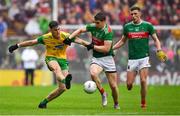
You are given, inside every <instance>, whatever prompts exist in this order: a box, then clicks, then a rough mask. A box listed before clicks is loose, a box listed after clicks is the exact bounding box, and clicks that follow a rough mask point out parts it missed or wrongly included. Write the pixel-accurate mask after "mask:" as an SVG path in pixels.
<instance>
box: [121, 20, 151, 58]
mask: <svg viewBox="0 0 180 116" xmlns="http://www.w3.org/2000/svg"><path fill="white" fill-rule="evenodd" d="M154 33H155V29H154V27H153V25H152V24H150V23H149V22H146V21H141V23H139V24H134V23H133V22H129V23H127V24H126V25H125V26H124V27H123V35H124V36H125V37H126V38H127V39H128V50H129V59H140V58H144V57H147V56H149V35H152V34H154Z"/></svg>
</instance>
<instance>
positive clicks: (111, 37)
mask: <svg viewBox="0 0 180 116" xmlns="http://www.w3.org/2000/svg"><path fill="white" fill-rule="evenodd" d="M112 39H113V32H111V33H108V34H106V36H105V38H104V40H110V41H112Z"/></svg>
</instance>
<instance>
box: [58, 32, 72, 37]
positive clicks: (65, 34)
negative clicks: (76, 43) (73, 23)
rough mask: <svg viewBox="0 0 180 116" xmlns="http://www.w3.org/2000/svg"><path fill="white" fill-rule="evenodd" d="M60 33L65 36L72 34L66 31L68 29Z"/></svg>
mask: <svg viewBox="0 0 180 116" xmlns="http://www.w3.org/2000/svg"><path fill="white" fill-rule="evenodd" d="M60 35H61V36H62V37H64V38H66V37H68V36H69V35H70V33H68V32H66V31H61V32H60Z"/></svg>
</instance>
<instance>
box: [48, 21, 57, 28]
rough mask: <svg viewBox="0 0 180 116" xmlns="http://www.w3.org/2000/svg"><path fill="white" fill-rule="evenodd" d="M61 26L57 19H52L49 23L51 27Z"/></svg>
mask: <svg viewBox="0 0 180 116" xmlns="http://www.w3.org/2000/svg"><path fill="white" fill-rule="evenodd" d="M58 26H59V23H58V22H57V21H51V22H50V23H49V28H51V29H52V28H57V27H58Z"/></svg>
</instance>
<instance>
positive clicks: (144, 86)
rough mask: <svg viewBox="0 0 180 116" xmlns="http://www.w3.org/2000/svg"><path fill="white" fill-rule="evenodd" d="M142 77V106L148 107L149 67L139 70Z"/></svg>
mask: <svg viewBox="0 0 180 116" xmlns="http://www.w3.org/2000/svg"><path fill="white" fill-rule="evenodd" d="M139 74H140V79H141V107H142V108H145V107H146V93H147V76H148V68H143V69H141V70H140V71H139Z"/></svg>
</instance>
